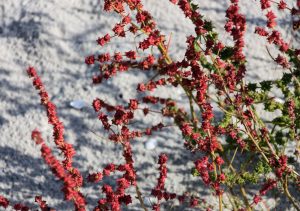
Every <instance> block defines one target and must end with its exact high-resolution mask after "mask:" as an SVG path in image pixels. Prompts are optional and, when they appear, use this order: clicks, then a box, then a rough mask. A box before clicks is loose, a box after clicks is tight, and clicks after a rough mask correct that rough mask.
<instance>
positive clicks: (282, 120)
mask: <svg viewBox="0 0 300 211" xmlns="http://www.w3.org/2000/svg"><path fill="white" fill-rule="evenodd" d="M290 122H291V121H290V118H289V117H288V116H280V117H276V118H274V119H273V120H272V123H273V124H274V125H278V126H281V127H288V126H289V125H290Z"/></svg>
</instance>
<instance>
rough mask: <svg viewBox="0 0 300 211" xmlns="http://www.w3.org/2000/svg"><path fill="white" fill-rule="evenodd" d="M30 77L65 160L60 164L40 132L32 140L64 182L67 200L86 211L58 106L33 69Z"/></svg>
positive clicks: (73, 152)
mask: <svg viewBox="0 0 300 211" xmlns="http://www.w3.org/2000/svg"><path fill="white" fill-rule="evenodd" d="M27 74H28V76H29V77H31V78H33V85H34V86H35V88H36V89H37V90H39V95H40V97H41V103H42V105H43V106H44V107H45V108H46V110H47V116H48V122H49V123H50V124H51V125H52V126H53V137H54V142H55V144H56V146H57V148H58V149H59V150H61V152H62V153H63V155H64V157H65V160H63V161H62V163H60V162H59V161H58V160H57V159H56V158H55V157H54V156H53V155H52V152H51V149H50V148H49V147H48V146H47V145H46V144H45V143H44V141H43V139H42V137H41V134H40V132H38V131H37V130H35V131H33V133H32V138H33V140H34V141H35V142H36V143H37V144H42V148H41V152H42V157H43V158H44V160H45V162H46V163H47V164H48V165H49V167H50V168H51V170H52V171H53V172H54V174H55V176H57V177H58V178H59V179H60V180H62V181H63V182H64V187H63V189H62V190H63V192H64V194H65V199H66V200H73V201H74V205H75V209H76V210H78V211H79V210H85V204H86V201H85V198H84V196H83V195H82V193H81V192H80V190H79V188H80V187H81V186H82V184H83V178H82V176H81V174H80V172H79V170H78V169H77V168H74V167H73V165H72V158H73V156H74V155H75V150H74V148H73V146H72V145H71V144H69V143H67V142H66V141H65V140H64V137H63V133H64V126H63V123H62V122H60V120H59V118H58V116H57V113H56V106H55V105H54V104H53V103H52V102H51V101H50V99H49V97H48V93H47V91H46V89H45V87H44V85H43V83H42V81H41V79H40V78H39V76H38V75H37V73H36V70H35V69H34V68H33V67H29V68H28V69H27Z"/></svg>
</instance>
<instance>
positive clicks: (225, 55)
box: [220, 47, 234, 60]
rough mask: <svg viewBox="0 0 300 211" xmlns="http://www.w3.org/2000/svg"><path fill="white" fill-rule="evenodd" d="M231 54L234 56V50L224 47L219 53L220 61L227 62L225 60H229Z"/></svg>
mask: <svg viewBox="0 0 300 211" xmlns="http://www.w3.org/2000/svg"><path fill="white" fill-rule="evenodd" d="M233 54H234V48H233V47H225V48H223V49H222V51H221V52H220V58H221V59H222V60H227V59H229V58H231V57H232V56H233Z"/></svg>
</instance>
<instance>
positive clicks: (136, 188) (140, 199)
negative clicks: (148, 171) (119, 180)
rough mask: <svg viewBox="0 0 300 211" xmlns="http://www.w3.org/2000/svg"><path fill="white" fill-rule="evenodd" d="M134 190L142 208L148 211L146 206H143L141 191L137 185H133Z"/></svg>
mask: <svg viewBox="0 0 300 211" xmlns="http://www.w3.org/2000/svg"><path fill="white" fill-rule="evenodd" d="M135 192H136V194H137V199H138V200H139V202H140V204H141V206H142V208H143V210H144V211H148V210H147V208H146V206H145V203H144V200H143V199H142V193H141V191H140V189H139V186H138V185H136V186H135Z"/></svg>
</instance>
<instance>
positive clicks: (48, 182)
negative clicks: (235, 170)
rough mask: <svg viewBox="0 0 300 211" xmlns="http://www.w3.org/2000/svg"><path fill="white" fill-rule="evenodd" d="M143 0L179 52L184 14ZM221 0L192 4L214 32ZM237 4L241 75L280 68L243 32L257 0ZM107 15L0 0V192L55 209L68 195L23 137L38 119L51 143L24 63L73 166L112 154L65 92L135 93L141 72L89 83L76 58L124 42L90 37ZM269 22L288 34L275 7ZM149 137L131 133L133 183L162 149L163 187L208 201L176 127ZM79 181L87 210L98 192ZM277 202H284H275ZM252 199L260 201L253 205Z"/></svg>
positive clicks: (63, 4) (89, 8)
mask: <svg viewBox="0 0 300 211" xmlns="http://www.w3.org/2000/svg"><path fill="white" fill-rule="evenodd" d="M144 2H145V7H146V8H147V9H149V11H150V12H152V14H153V16H154V18H155V19H156V20H157V21H158V26H159V28H160V29H161V30H162V31H163V32H164V33H165V34H166V35H170V34H171V33H172V42H171V47H170V53H171V55H172V57H173V58H175V59H180V58H182V57H183V53H184V49H185V43H184V42H183V40H185V37H186V36H187V35H189V34H191V33H192V31H193V27H192V25H191V23H190V22H189V21H187V20H186V19H185V18H184V16H183V15H182V14H181V11H180V10H179V9H178V8H177V7H176V6H174V5H171V4H170V3H169V2H168V1H167V0H163V1H159V0H147V1H144ZM199 2H200V1H199ZM228 2H229V1H220V0H203V1H201V4H200V10H201V12H202V13H203V14H205V15H207V17H208V18H209V19H211V20H212V21H214V22H215V26H216V27H217V30H218V31H220V32H222V31H223V30H222V27H223V24H224V22H225V21H224V14H225V10H226V8H227V6H228ZM249 8H251V9H249ZM242 12H243V13H244V14H246V17H247V21H249V24H248V29H247V35H246V45H247V46H246V49H247V55H248V56H249V59H248V61H249V64H248V70H249V72H248V74H247V80H251V81H258V80H261V79H272V78H277V77H280V75H281V74H282V70H281V69H280V68H279V67H278V66H276V65H275V64H274V63H272V61H271V59H270V58H269V57H268V55H267V53H266V50H265V48H264V46H263V45H262V43H263V42H262V40H261V39H260V38H258V37H257V36H256V35H254V34H253V31H254V28H255V26H256V25H262V24H264V21H265V20H264V18H262V14H261V13H262V12H261V11H260V9H259V4H258V2H257V1H254V0H249V1H244V3H243V7H242ZM117 20H118V17H116V16H115V15H112V14H106V13H104V12H102V1H97V0H68V1H62V0H48V1H37V0H35V1H32V0H31V1H29V0H9V1H5V0H1V1H0V88H1V91H0V112H1V114H0V140H1V141H0V193H1V194H3V195H4V196H6V197H8V198H9V199H11V201H12V202H13V203H14V202H20V201H22V202H25V203H27V204H28V205H30V206H32V207H36V205H35V204H34V196H35V195H42V196H44V197H45V199H46V200H47V202H48V203H49V205H50V206H52V207H55V208H57V209H59V210H71V209H72V205H71V203H68V202H64V201H63V200H62V198H63V194H62V193H61V192H60V188H61V184H60V183H57V182H56V179H55V178H54V176H53V175H52V173H51V172H50V171H49V169H48V167H47V166H46V165H45V164H44V162H43V160H42V159H41V158H40V152H39V149H38V147H37V146H36V145H35V144H34V143H33V142H32V141H31V139H30V135H31V131H32V130H33V129H35V128H39V129H40V130H41V131H42V133H43V136H44V138H45V139H46V140H47V141H48V143H51V144H50V145H51V146H53V144H52V138H51V128H50V127H49V125H48V124H47V118H46V113H45V111H44V109H43V108H42V107H41V106H40V105H39V98H38V95H37V93H36V91H35V90H34V88H33V87H32V86H31V80H30V79H29V78H28V77H27V76H26V74H25V69H26V68H27V66H28V65H33V66H35V67H36V68H37V70H38V72H39V74H40V75H41V77H42V79H43V81H44V83H45V85H46V87H47V89H48V92H49V94H50V95H51V100H52V101H53V102H54V103H55V104H56V105H57V107H58V113H59V116H60V117H61V120H62V121H63V122H64V124H65V127H66V132H65V135H66V139H67V140H68V141H70V142H71V143H73V144H74V146H75V148H76V150H77V155H76V156H75V160H76V162H75V165H76V166H77V167H78V168H79V169H80V170H81V171H82V172H83V174H84V175H85V176H87V175H88V173H89V172H92V171H97V170H101V168H102V167H103V166H104V165H105V164H107V163H110V162H118V161H119V160H120V159H122V156H121V149H120V147H118V146H116V145H114V144H111V143H109V142H108V141H107V140H105V139H103V138H102V137H100V136H105V134H103V132H102V130H101V124H100V122H99V121H98V120H97V118H96V116H95V113H94V112H93V111H92V109H91V108H90V107H88V108H85V109H83V110H76V109H74V108H71V107H70V106H69V104H70V102H71V101H73V100H77V99H80V100H84V101H85V102H87V103H88V104H90V103H91V102H92V100H93V99H94V98H96V97H99V98H102V99H106V100H108V101H109V102H111V103H116V102H121V103H122V102H125V100H128V99H130V98H133V97H135V94H136V93H135V85H136V84H137V83H138V82H140V81H146V79H147V77H149V75H146V74H144V73H139V72H137V71H134V70H133V71H131V72H129V73H124V74H120V75H119V76H118V77H116V78H115V79H113V80H111V81H108V82H105V83H104V84H102V85H100V86H92V85H91V75H92V70H91V68H88V67H87V66H86V65H85V64H84V57H85V56H86V55H89V54H91V53H94V52H96V51H97V52H104V51H106V50H109V51H111V52H113V50H115V49H122V51H125V50H128V49H130V48H131V45H132V44H133V43H134V40H133V39H129V40H128V41H127V42H126V43H124V42H122V40H116V41H113V42H112V43H111V44H110V45H109V46H108V47H107V48H106V49H105V50H104V49H100V48H99V47H98V46H97V45H96V42H95V40H96V39H97V37H98V36H102V35H104V34H105V33H107V32H110V28H111V25H112V23H115V22H116V21H117ZM279 23H280V25H281V26H282V32H283V33H284V34H285V35H286V37H288V38H289V39H290V40H291V42H295V40H294V39H292V38H291V33H290V20H289V19H288V18H285V16H282V15H280V18H279ZM221 38H222V39H223V40H224V41H225V42H230V41H229V39H228V38H229V37H228V35H225V34H224V33H223V32H222V33H221ZM132 72H133V73H132ZM159 93H165V94H164V96H165V97H166V96H176V97H177V99H179V100H182V102H184V99H182V98H181V96H183V93H182V92H181V91H180V90H179V91H177V90H171V91H169V92H167V93H166V92H164V91H162V90H159ZM144 121H145V122H146V123H153V122H154V123H155V122H156V123H158V121H160V120H159V119H157V118H156V117H155V116H152V117H151V116H150V118H148V119H145V120H144ZM143 124H144V123H141V122H138V125H137V127H141V128H143ZM92 131H93V132H95V133H96V134H99V135H100V136H98V135H95V133H93V132H92ZM153 138H154V139H156V140H157V141H158V146H157V147H156V148H155V149H154V150H147V149H145V147H144V144H145V141H146V140H144V139H141V140H138V141H136V142H135V143H134V145H133V146H134V149H133V150H134V152H136V154H135V155H136V156H135V161H136V166H137V169H138V170H139V175H138V177H139V184H140V186H141V187H142V191H143V192H144V193H147V194H149V193H150V190H151V188H153V187H154V185H155V182H156V178H157V176H158V172H157V170H156V169H157V165H156V160H157V156H158V155H159V153H161V152H164V153H167V154H168V155H169V156H170V162H169V170H170V174H169V177H170V178H172V180H171V179H169V180H167V188H168V190H169V191H171V192H178V193H183V192H184V191H186V190H190V189H191V188H194V187H195V186H196V185H197V187H198V188H196V189H194V191H196V192H195V193H196V194H198V195H199V196H201V197H203V198H206V199H208V200H210V203H212V204H214V203H215V202H214V199H213V198H207V196H208V194H209V191H208V190H207V188H206V187H204V186H203V185H202V183H201V182H200V181H199V179H198V178H194V177H192V176H191V175H190V168H189V167H191V166H192V165H193V163H192V161H189V162H188V163H187V162H186V161H187V160H192V158H191V156H190V155H189V153H188V152H187V151H186V150H184V149H183V146H182V145H183V142H182V138H181V136H180V133H179V132H178V130H176V129H174V128H170V129H168V130H165V131H164V132H163V133H160V134H157V135H154V136H153ZM187 166H188V167H187ZM182 175H183V176H182ZM106 182H108V183H109V182H110V181H109V180H107V181H106ZM83 191H84V194H85V195H86V196H87V199H88V202H89V204H90V205H91V206H90V207H89V210H91V209H92V207H93V205H96V203H97V199H98V198H100V196H101V195H102V193H101V191H100V190H99V186H91V185H86V187H85V188H84V190H83ZM147 194H145V196H147ZM268 204H269V206H271V207H272V206H274V201H273V200H269V201H268ZM278 206H279V210H288V209H289V207H287V206H285V204H284V203H282V204H281V205H278ZM165 209H166V210H168V209H169V208H165ZM257 209H258V210H263V209H265V208H263V207H260V206H258V207H257ZM129 210H140V208H139V206H138V205H137V201H134V204H133V205H132V206H131V207H130V208H129ZM178 210H182V208H178Z"/></svg>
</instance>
